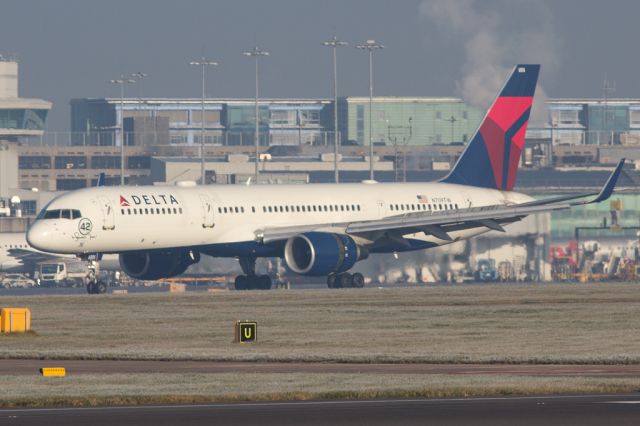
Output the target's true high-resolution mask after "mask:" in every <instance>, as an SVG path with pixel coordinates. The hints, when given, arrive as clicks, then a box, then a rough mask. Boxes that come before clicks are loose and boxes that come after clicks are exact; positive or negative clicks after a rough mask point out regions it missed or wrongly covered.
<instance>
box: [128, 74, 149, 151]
mask: <svg viewBox="0 0 640 426" xmlns="http://www.w3.org/2000/svg"><path fill="white" fill-rule="evenodd" d="M148 75H149V74H147V73H145V72H141V71H138V72H134V73H131V77H133V78H134V79H135V80H136V82H137V83H138V111H139V110H141V109H142V79H143V78H145V77H147V76H148ZM134 135H135V134H134ZM140 139H141V141H140V142H139V143H141V144H142V145H144V144H145V140H144V139H145V137H144V135H143V136H142V137H141V138H140Z"/></svg>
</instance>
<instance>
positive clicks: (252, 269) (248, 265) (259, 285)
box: [234, 257, 271, 290]
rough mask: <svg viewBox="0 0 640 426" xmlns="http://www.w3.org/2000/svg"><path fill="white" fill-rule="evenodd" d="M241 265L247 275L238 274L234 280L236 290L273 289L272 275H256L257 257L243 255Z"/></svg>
mask: <svg viewBox="0 0 640 426" xmlns="http://www.w3.org/2000/svg"><path fill="white" fill-rule="evenodd" d="M240 267H241V268H242V272H244V274H245V275H238V276H237V277H236V280H235V282H234V287H235V289H236V290H269V289H271V277H270V276H269V275H256V258H255V257H241V258H240Z"/></svg>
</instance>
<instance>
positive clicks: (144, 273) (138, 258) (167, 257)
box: [120, 250, 200, 280]
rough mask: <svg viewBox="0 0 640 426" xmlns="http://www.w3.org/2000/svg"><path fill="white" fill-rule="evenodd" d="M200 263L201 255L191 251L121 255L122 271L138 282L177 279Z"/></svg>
mask: <svg viewBox="0 0 640 426" xmlns="http://www.w3.org/2000/svg"><path fill="white" fill-rule="evenodd" d="M199 261H200V253H198V252H193V251H191V250H154V251H135V252H128V253H121V254H120V267H121V268H122V270H123V271H124V272H125V273H126V274H127V275H129V276H130V277H131V278H135V279H138V280H158V279H160V278H171V277H175V276H177V275H180V274H182V273H183V272H184V271H186V270H187V268H188V267H189V266H191V265H193V264H194V263H198V262H199Z"/></svg>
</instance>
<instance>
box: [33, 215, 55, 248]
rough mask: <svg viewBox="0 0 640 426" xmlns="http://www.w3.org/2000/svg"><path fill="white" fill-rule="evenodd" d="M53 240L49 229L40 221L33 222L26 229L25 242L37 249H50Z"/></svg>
mask: <svg viewBox="0 0 640 426" xmlns="http://www.w3.org/2000/svg"><path fill="white" fill-rule="evenodd" d="M53 241H54V238H53V235H52V232H51V229H50V228H49V227H48V226H46V225H45V224H43V223H41V222H35V223H34V224H33V225H31V226H30V227H29V230H28V231H27V243H29V245H30V246H31V247H33V248H35V249H37V250H40V251H50V250H51V249H52V247H50V245H51V243H52V242H53Z"/></svg>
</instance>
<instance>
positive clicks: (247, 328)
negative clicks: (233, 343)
mask: <svg viewBox="0 0 640 426" xmlns="http://www.w3.org/2000/svg"><path fill="white" fill-rule="evenodd" d="M237 330H238V334H240V336H239V338H238V339H237V341H240V342H241V343H250V342H255V341H256V340H257V338H258V323H256V322H249V321H241V322H239V324H238V329H237Z"/></svg>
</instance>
